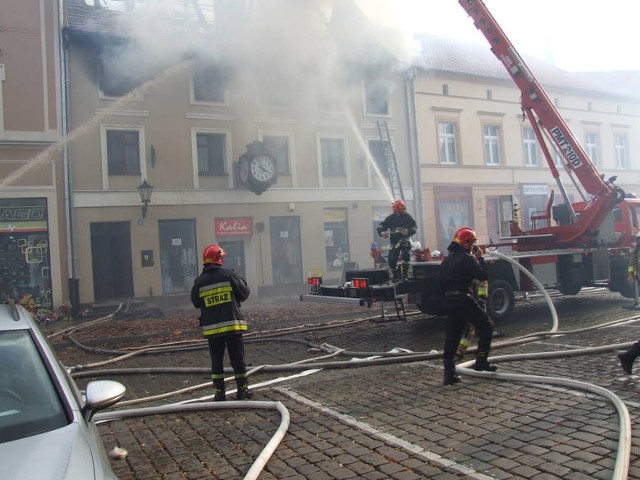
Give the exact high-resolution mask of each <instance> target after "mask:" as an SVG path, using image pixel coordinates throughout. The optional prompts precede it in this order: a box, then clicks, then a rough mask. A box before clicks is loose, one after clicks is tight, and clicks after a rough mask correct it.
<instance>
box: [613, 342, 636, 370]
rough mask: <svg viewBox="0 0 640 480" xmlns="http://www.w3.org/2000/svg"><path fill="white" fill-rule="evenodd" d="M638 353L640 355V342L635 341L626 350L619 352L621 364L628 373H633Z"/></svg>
mask: <svg viewBox="0 0 640 480" xmlns="http://www.w3.org/2000/svg"><path fill="white" fill-rule="evenodd" d="M638 355H640V345H639V344H638V343H634V344H633V345H632V346H631V348H630V349H629V350H627V351H626V352H624V353H620V354H618V358H619V359H620V366H621V367H622V370H624V373H626V374H627V375H631V373H632V372H633V362H634V361H635V359H636V357H637V356H638Z"/></svg>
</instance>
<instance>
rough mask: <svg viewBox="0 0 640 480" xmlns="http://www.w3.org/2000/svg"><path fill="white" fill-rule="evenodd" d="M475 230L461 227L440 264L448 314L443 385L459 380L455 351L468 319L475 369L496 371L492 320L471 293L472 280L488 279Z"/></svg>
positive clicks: (441, 283)
mask: <svg viewBox="0 0 640 480" xmlns="http://www.w3.org/2000/svg"><path fill="white" fill-rule="evenodd" d="M477 241H478V237H477V236H476V233H475V232H474V231H473V230H472V229H470V228H468V227H464V228H460V229H459V230H458V231H457V232H456V233H455V235H454V237H453V240H452V242H451V243H450V244H449V247H448V250H449V254H448V255H447V256H446V257H445V259H444V260H443V261H442V266H441V267H440V286H441V287H442V291H443V293H444V300H443V306H444V310H445V312H446V314H447V317H448V322H447V326H446V333H445V340H444V354H443V363H444V382H443V383H444V385H451V384H454V383H457V382H459V381H460V377H459V376H458V375H457V374H456V364H455V355H456V350H457V348H458V344H459V343H460V339H461V338H462V333H463V331H464V328H465V326H466V325H467V323H470V324H472V325H473V326H474V327H475V328H476V332H477V334H478V350H477V352H476V361H475V363H474V365H473V369H474V370H478V371H487V372H495V371H496V370H497V369H498V367H496V366H495V365H493V364H491V363H489V360H488V357H489V352H490V350H491V337H492V335H493V322H492V321H491V318H489V316H488V315H487V313H486V312H485V310H484V308H482V307H481V306H480V305H479V304H478V302H477V300H476V298H475V296H474V293H473V283H474V280H487V279H488V278H489V275H488V273H487V264H486V263H485V261H484V258H483V257H482V250H481V249H479V248H478V247H477V246H476V245H475V243H476V242H477Z"/></svg>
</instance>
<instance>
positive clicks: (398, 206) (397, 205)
mask: <svg viewBox="0 0 640 480" xmlns="http://www.w3.org/2000/svg"><path fill="white" fill-rule="evenodd" d="M391 208H392V209H393V211H394V212H395V213H403V212H406V211H407V206H406V205H405V203H404V200H396V201H395V202H393V203H392V204H391Z"/></svg>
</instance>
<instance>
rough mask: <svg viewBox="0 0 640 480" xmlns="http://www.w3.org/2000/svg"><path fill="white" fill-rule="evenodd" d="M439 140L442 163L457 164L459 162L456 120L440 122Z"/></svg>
mask: <svg viewBox="0 0 640 480" xmlns="http://www.w3.org/2000/svg"><path fill="white" fill-rule="evenodd" d="M438 142H439V146H440V163H444V164H448V165H455V164H457V163H458V148H457V142H458V139H457V127H456V123H455V122H447V121H444V122H438Z"/></svg>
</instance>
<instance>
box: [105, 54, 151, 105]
mask: <svg viewBox="0 0 640 480" xmlns="http://www.w3.org/2000/svg"><path fill="white" fill-rule="evenodd" d="M141 83H142V79H141V78H139V77H138V76H136V75H135V74H132V73H131V72H127V74H125V73H123V72H122V71H120V70H119V69H117V68H113V67H110V66H109V65H105V63H104V62H102V63H101V64H100V66H99V67H98V84H99V87H100V94H101V96H103V97H124V96H125V95H127V94H129V93H130V92H132V91H133V90H135V89H136V87H138V85H140V84H141ZM132 95H133V96H134V97H136V98H140V95H137V96H136V95H134V94H132Z"/></svg>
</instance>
